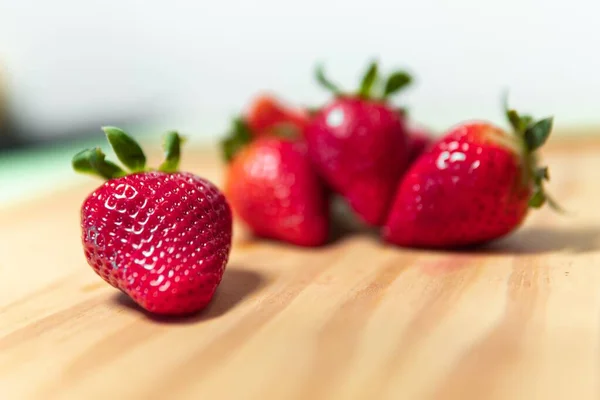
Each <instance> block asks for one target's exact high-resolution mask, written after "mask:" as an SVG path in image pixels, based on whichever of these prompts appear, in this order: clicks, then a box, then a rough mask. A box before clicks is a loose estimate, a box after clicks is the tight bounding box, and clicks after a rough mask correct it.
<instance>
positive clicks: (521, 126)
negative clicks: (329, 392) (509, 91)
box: [504, 96, 563, 212]
mask: <svg viewBox="0 0 600 400" xmlns="http://www.w3.org/2000/svg"><path fill="white" fill-rule="evenodd" d="M504 112H505V115H506V118H507V119H508V121H509V123H510V125H511V127H512V128H513V131H514V134H515V135H516V136H517V138H518V139H519V143H521V148H522V153H523V159H524V160H525V168H526V171H525V180H526V183H527V184H529V183H530V182H533V194H532V196H531V198H530V199H529V206H530V207H532V208H540V207H542V206H543V205H544V204H546V203H547V204H548V205H549V206H550V207H551V208H552V209H554V210H555V211H559V212H562V211H563V210H562V208H561V207H560V206H559V205H558V203H557V202H556V201H554V200H553V199H552V197H551V196H550V195H549V194H548V193H547V191H546V189H545V188H544V183H545V182H547V181H549V180H550V173H549V171H548V167H546V166H538V159H537V155H536V151H537V150H539V149H540V148H541V147H542V146H543V145H544V144H545V143H546V141H547V140H548V138H549V137H550V133H551V132H552V125H553V118H552V117H548V118H544V119H540V120H535V119H534V118H533V117H532V116H530V115H525V114H523V115H521V114H519V113H518V112H517V111H516V110H514V109H511V108H510V107H509V106H508V101H507V97H506V96H505V98H504Z"/></svg>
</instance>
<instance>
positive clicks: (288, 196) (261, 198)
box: [224, 136, 329, 246]
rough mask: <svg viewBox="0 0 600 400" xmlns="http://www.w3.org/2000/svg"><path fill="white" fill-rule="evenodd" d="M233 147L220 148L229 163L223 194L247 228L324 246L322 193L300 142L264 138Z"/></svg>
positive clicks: (326, 206)
mask: <svg viewBox="0 0 600 400" xmlns="http://www.w3.org/2000/svg"><path fill="white" fill-rule="evenodd" d="M238 139H241V138H238ZM227 143H231V142H230V141H229V142H227ZM233 147H235V149H236V151H234V152H231V151H230V149H231V147H227V146H225V149H224V157H225V160H226V161H227V162H228V163H229V166H228V169H227V173H226V184H225V194H226V196H227V198H228V200H229V202H230V203H231V207H232V209H233V211H234V213H235V214H236V216H237V217H239V218H240V219H241V220H242V221H243V222H244V224H245V225H246V226H247V227H248V228H249V229H250V231H251V232H252V233H254V234H255V235H256V236H258V237H263V238H269V239H274V240H278V241H282V242H287V243H290V244H295V245H299V246H319V245H322V244H324V243H325V242H326V241H327V238H328V232H329V202H328V196H327V193H326V191H325V187H324V186H323V185H322V182H321V181H320V180H319V177H318V176H317V175H316V173H315V172H314V171H313V169H312V165H311V163H310V160H309V158H308V156H307V154H306V145H305V144H304V143H303V142H301V141H297V140H293V139H290V138H281V137H275V136H270V137H260V138H256V139H254V140H252V141H247V142H245V143H240V144H238V145H235V146H233Z"/></svg>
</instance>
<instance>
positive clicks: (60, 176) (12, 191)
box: [0, 136, 107, 207]
mask: <svg viewBox="0 0 600 400" xmlns="http://www.w3.org/2000/svg"><path fill="white" fill-rule="evenodd" d="M98 146H100V147H101V148H102V149H103V150H104V151H107V150H106V145H105V142H104V141H103V138H102V136H98V137H95V138H92V139H87V140H73V141H71V142H68V143H61V144H57V145H48V146H44V147H40V148H34V149H22V150H16V151H14V152H5V153H4V154H0V207H1V206H6V205H12V204H16V203H18V202H20V201H23V200H27V199H30V198H32V197H35V196H38V195H40V194H42V193H45V192H48V191H51V190H53V189H56V188H57V187H62V186H66V185H69V184H76V183H78V182H82V179H85V177H83V176H81V175H79V174H76V173H75V172H74V171H73V169H72V168H71V158H72V157H73V155H75V154H76V153H77V152H78V151H80V150H83V149H84V148H89V147H98Z"/></svg>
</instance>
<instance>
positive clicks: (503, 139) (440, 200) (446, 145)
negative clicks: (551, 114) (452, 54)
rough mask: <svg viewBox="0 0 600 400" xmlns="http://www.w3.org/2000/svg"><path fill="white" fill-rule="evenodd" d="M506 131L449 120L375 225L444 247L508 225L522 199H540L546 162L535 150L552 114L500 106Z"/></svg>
mask: <svg viewBox="0 0 600 400" xmlns="http://www.w3.org/2000/svg"><path fill="white" fill-rule="evenodd" d="M507 116H508V117H509V120H510V122H511V125H512V127H513V129H514V131H515V132H514V134H508V133H507V132H505V131H504V130H502V129H501V128H498V127H496V126H494V125H492V124H490V123H487V122H469V123H463V124H460V125H458V126H456V127H454V128H452V129H451V130H450V131H449V132H448V133H447V134H446V135H445V136H444V137H442V138H441V139H440V140H439V141H438V142H437V143H436V144H435V145H434V146H433V147H432V148H431V149H430V150H429V151H427V152H425V153H424V154H423V155H421V156H420V157H419V159H418V160H417V161H416V162H415V163H414V164H413V165H412V167H411V168H410V169H409V171H408V172H407V174H406V175H405V177H404V179H403V181H402V183H401V184H400V186H399V189H398V192H397V194H396V197H395V200H394V203H393V205H392V208H391V212H390V214H389V216H388V219H387V222H386V224H385V226H384V228H383V230H382V234H383V237H384V239H385V240H387V241H388V242H391V243H395V244H398V245H401V246H415V247H438V248H442V247H445V248H450V247H457V246H467V245H475V244H480V243H484V242H487V241H490V240H493V239H496V238H499V237H501V236H504V235H506V234H508V233H510V232H512V231H513V230H515V229H516V228H517V227H518V226H519V225H520V224H521V223H522V222H523V221H524V219H525V217H526V216H527V213H528V208H529V207H535V208H538V207H540V206H542V205H543V204H544V203H545V202H546V201H548V202H549V204H550V205H551V206H553V207H554V208H557V207H558V206H557V205H556V204H555V203H554V202H553V201H552V200H551V199H550V198H549V197H548V195H547V194H546V193H545V192H544V187H543V181H544V180H547V179H548V169H547V168H546V167H539V166H538V161H537V154H536V151H537V150H538V149H539V148H540V147H541V146H542V145H543V144H544V143H545V141H546V140H547V138H548V136H549V135H550V131H551V129H552V118H546V119H542V120H540V121H534V120H533V119H532V118H531V117H529V116H519V115H518V114H517V112H516V111H514V110H507Z"/></svg>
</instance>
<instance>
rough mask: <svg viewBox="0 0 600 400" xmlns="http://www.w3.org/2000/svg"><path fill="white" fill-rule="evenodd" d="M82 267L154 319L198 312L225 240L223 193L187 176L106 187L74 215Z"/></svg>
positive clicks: (219, 269) (228, 219)
mask: <svg viewBox="0 0 600 400" xmlns="http://www.w3.org/2000/svg"><path fill="white" fill-rule="evenodd" d="M81 229H82V241H83V246H84V251H85V256H86V258H87V261H88V263H89V264H90V265H91V266H92V268H93V269H94V270H95V271H96V273H97V274H98V275H100V276H101V277H102V278H103V279H104V280H106V281H107V282H108V283H110V284H111V285H112V286H114V287H116V288H119V289H121V290H122V291H123V292H124V293H125V294H127V295H128V296H129V297H131V298H132V299H133V300H134V301H135V302H136V303H137V304H139V305H140V306H141V307H142V308H144V309H146V310H147V311H149V312H151V313H154V314H164V315H181V314H189V313H194V312H196V311H199V310H201V309H203V308H204V307H205V306H206V305H207V304H208V303H209V302H210V301H211V299H212V297H213V295H214V293H215V290H216V288H217V286H218V285H219V283H220V282H221V278H222V276H223V273H224V270H225V266H226V264H227V261H228V257H229V252H230V248H231V240H232V215H231V210H230V207H229V204H228V203H227V201H226V199H225V197H224V195H223V194H222V193H221V192H220V191H219V190H218V189H217V188H216V187H215V186H214V185H213V184H212V183H210V182H209V181H207V180H205V179H202V178H200V177H197V176H195V175H192V174H189V173H172V174H168V173H164V172H143V173H137V174H132V175H128V176H125V177H121V178H115V179H111V180H108V181H106V182H105V183H104V184H103V185H102V186H100V187H99V188H98V189H97V190H96V191H94V192H93V193H92V194H91V195H89V196H88V197H87V199H86V200H85V202H84V204H83V206H82V210H81Z"/></svg>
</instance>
